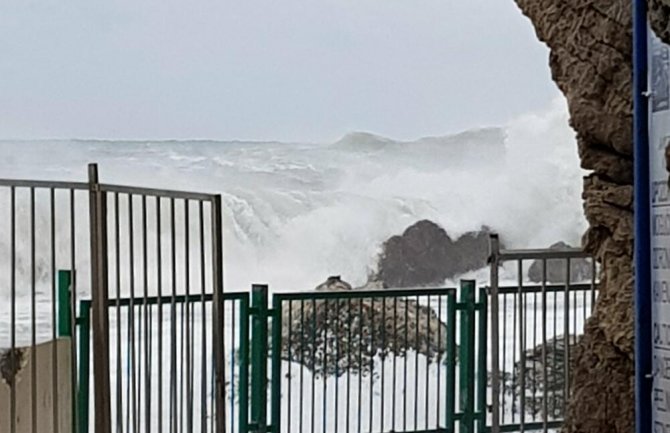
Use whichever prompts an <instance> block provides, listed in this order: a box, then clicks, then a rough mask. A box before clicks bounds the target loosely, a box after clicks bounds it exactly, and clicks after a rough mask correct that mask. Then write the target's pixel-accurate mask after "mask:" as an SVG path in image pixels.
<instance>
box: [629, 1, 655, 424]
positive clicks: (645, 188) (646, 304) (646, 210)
mask: <svg viewBox="0 0 670 433" xmlns="http://www.w3.org/2000/svg"><path fill="white" fill-rule="evenodd" d="M647 61H648V60H647V2H646V0H633V108H634V120H633V134H634V139H635V143H634V170H635V172H634V173H635V190H634V191H635V204H634V211H635V431H636V433H651V261H650V254H651V253H650V249H651V231H650V221H651V215H650V206H651V203H650V197H649V182H650V179H649V129H648V128H649V118H648V115H649V111H648V110H649V106H648V101H647V96H646V95H647V93H646V92H647Z"/></svg>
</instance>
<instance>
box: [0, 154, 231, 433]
mask: <svg viewBox="0 0 670 433" xmlns="http://www.w3.org/2000/svg"><path fill="white" fill-rule="evenodd" d="M0 202H2V203H4V204H3V205H2V206H0V208H1V209H3V213H4V215H3V217H2V219H0V221H1V222H0V266H2V268H3V269H5V271H3V272H0V278H2V279H3V280H4V281H1V282H0V297H2V298H6V299H7V300H8V301H9V302H0V371H1V372H2V373H3V378H2V380H1V381H0V414H1V415H2V416H0V431H3V432H4V431H7V432H10V433H14V432H16V431H18V429H19V428H20V429H21V430H20V431H32V432H37V431H40V432H41V431H52V432H56V433H57V432H59V431H63V432H65V431H77V430H78V429H81V428H83V427H84V423H81V422H75V418H76V414H77V413H78V412H81V410H80V409H81V408H79V407H77V401H76V399H74V398H72V396H73V395H74V394H75V393H77V386H78V385H79V384H78V383H77V380H76V377H77V370H78V368H79V365H78V364H79V363H78V360H77V350H76V348H75V344H72V342H71V340H72V341H76V340H77V332H76V329H75V324H76V322H77V320H76V319H75V316H77V317H78V320H79V321H80V322H85V323H86V324H87V325H88V327H89V328H90V331H91V332H90V337H92V339H91V340H90V341H89V339H88V338H86V341H85V343H86V344H89V343H92V351H91V353H92V361H93V362H92V364H93V376H92V377H93V381H94V384H93V388H94V390H95V393H94V394H93V396H94V397H93V400H94V403H95V410H94V412H92V413H93V414H94V416H93V417H92V420H93V421H94V425H95V431H96V432H101V433H111V431H112V425H113V424H114V426H115V431H128V430H131V429H134V430H137V429H138V428H139V424H140V423H141V424H142V425H143V427H146V429H147V431H150V430H151V429H154V430H157V431H163V430H164V427H165V430H167V429H168V426H169V430H170V431H177V429H176V424H177V421H176V418H175V415H174V413H175V412H174V410H176V405H177V403H179V404H180V405H182V404H186V403H187V402H186V397H185V395H186V394H185V393H182V394H180V395H181V397H180V398H182V399H183V400H184V403H182V402H177V401H176V400H175V393H174V389H175V384H176V382H175V379H174V378H177V377H179V378H180V380H181V378H182V377H183V378H184V380H186V379H188V380H189V381H190V380H191V379H190V377H191V375H189V374H182V370H192V369H193V365H191V364H190V360H192V358H193V353H191V352H192V351H193V350H194V349H193V346H194V343H195V342H194V341H191V338H196V333H197V332H198V331H197V330H196V329H192V326H195V321H196V320H198V319H199V317H198V314H207V315H208V316H209V317H211V318H212V323H211V324H210V331H209V333H208V334H207V338H209V343H208V350H211V352H212V359H213V365H212V366H211V367H210V370H211V371H213V372H214V374H213V382H212V383H211V384H210V388H211V390H210V391H211V395H213V401H214V403H215V404H214V407H213V409H212V410H211V411H210V415H211V413H214V416H213V418H212V419H213V420H214V421H213V431H216V432H223V431H224V429H225V424H226V411H225V397H224V394H225V384H226V382H225V379H224V362H225V360H224V344H225V341H224V338H223V332H224V331H223V329H224V319H225V314H224V303H223V297H222V294H223V274H222V236H221V224H222V221H221V199H220V196H218V195H211V194H201V193H192V192H180V191H167V190H160V189H145V188H137V187H131V186H118V185H108V184H101V183H100V182H99V179H98V171H97V166H96V165H95V164H91V165H89V178H88V183H77V182H47V181H30V180H5V179H0ZM57 269H68V270H71V271H73V272H72V273H65V274H63V275H67V277H68V278H70V279H71V281H69V282H68V283H67V285H65V284H63V287H65V289H64V290H65V292H66V293H67V294H68V295H69V296H68V297H67V301H66V302H67V304H68V305H65V304H61V305H59V304H58V300H57V298H58V295H57V277H58V274H57ZM75 271H76V272H75ZM89 282H90V284H89ZM110 288H111V289H112V290H114V291H115V292H116V299H121V298H122V297H124V296H128V297H130V298H131V299H134V300H137V299H142V302H141V306H138V305H139V304H140V301H133V302H134V303H133V305H132V308H129V309H127V310H124V313H127V315H122V314H121V310H120V306H119V305H117V306H116V307H117V309H113V310H111V316H112V317H111V319H112V321H111V323H110V309H109V308H108V304H109V298H110V296H109V290H110ZM82 292H83V293H88V294H90V297H91V300H90V302H85V303H83V304H82V308H84V309H85V311H84V310H82V311H79V312H78V311H77V309H76V308H77V304H78V302H77V298H78V297H79V294H80V293H82ZM163 293H169V294H170V296H171V297H172V298H175V297H176V296H180V295H182V294H183V295H186V296H188V295H190V294H191V293H199V294H210V295H211V296H212V299H211V300H210V301H209V304H210V306H209V307H208V308H209V310H207V309H205V310H203V309H202V308H191V304H190V303H187V304H185V305H186V307H185V308H186V310H185V311H184V313H185V316H186V317H185V318H184V319H183V321H180V322H179V323H177V315H176V312H175V307H174V305H171V306H170V308H168V307H164V306H162V305H161V306H159V307H158V308H153V309H151V308H149V304H147V303H146V300H147V299H149V298H150V297H151V296H157V297H158V298H160V297H161V296H162V294H163ZM61 298H62V299H65V295H63V296H61ZM172 303H173V304H174V302H172ZM68 307H69V308H68ZM61 310H67V311H68V312H69V313H68V314H67V315H65V316H63V314H60V315H61V316H63V317H64V318H63V322H62V323H61V324H60V325H59V324H58V323H57V322H58V320H57V317H58V316H59V312H60V311H61ZM154 310H155V311H154ZM203 311H204V312H203ZM154 313H155V314H156V317H153V316H152V314H154ZM163 315H165V316H166V317H162V316H163ZM168 318H170V319H172V321H171V322H170V325H169V326H170V327H169V328H168V329H169V330H170V334H169V335H163V333H162V332H161V327H162V326H163V325H164V323H163V322H164V320H163V319H168ZM179 319H180V320H181V316H179ZM203 320H204V319H203ZM110 324H111V325H112V328H110ZM153 325H155V326H156V328H153V327H152V326H153ZM68 328H69V329H68ZM87 329H88V328H87ZM110 330H111V331H112V332H110ZM124 335H125V336H126V337H127V339H128V341H127V342H126V341H125V340H124V338H122V337H123V336H124ZM153 336H155V338H156V341H157V344H161V345H162V343H163V339H165V340H166V341H170V342H171V343H174V342H179V343H180V344H181V346H179V347H180V349H179V351H183V352H184V353H183V354H182V353H181V352H179V353H178V354H177V352H176V346H174V345H168V344H167V343H166V345H165V346H166V347H170V350H171V353H170V354H169V360H170V361H169V362H168V363H165V364H164V363H163V362H160V361H161V360H160V359H155V360H154V356H155V355H156V353H159V354H161V355H162V347H161V350H158V348H154V347H153V346H152V341H151V337H153ZM182 336H183V337H184V338H185V339H186V340H188V341H186V340H184V342H183V343H182V340H181V337H182ZM59 337H62V338H59ZM147 337H149V338H147ZM197 337H198V338H200V335H199V334H198V336H197ZM82 340H84V339H82ZM124 344H125V345H126V346H124ZM42 346H44V347H42ZM126 349H127V350H129V353H126V352H124V350H126ZM154 349H155V350H156V351H154ZM47 352H49V353H47ZM126 355H128V356H129V357H130V358H129V359H130V363H129V364H128V366H127V367H128V368H126V369H119V368H118V367H119V360H120V359H122V358H123V362H126V361H125V358H124V357H126ZM182 355H183V361H184V365H183V366H182V365H181V363H180V362H179V361H181V360H182V359H181V358H179V356H182ZM112 360H113V361H114V362H112ZM154 362H155V364H154ZM24 364H25V365H24ZM64 364H67V365H68V368H67V369H65V368H63V365H64ZM152 366H155V367H156V369H164V370H165V372H167V374H170V375H172V377H173V379H172V382H170V387H169V388H167V389H165V390H163V389H156V390H153V389H152V388H151V386H150V379H149V377H150V375H148V374H147V372H150V367H152ZM24 367H25V368H27V369H29V374H28V375H26V374H19V372H20V370H21V369H22V368H24ZM124 367H126V366H124ZM46 369H48V370H46ZM151 372H153V371H151ZM113 373H114V377H113V379H112V375H113ZM122 373H123V374H122ZM125 373H127V374H128V376H127V377H126V376H124V374H125ZM45 376H49V377H48V378H45ZM63 378H65V379H63ZM128 378H130V379H128ZM87 379H88V378H87ZM63 380H66V381H67V382H68V383H67V384H65V383H63ZM194 380H195V379H194ZM47 381H48V382H49V385H48V386H47V384H46V383H45V382H47ZM112 381H113V382H114V390H115V391H118V389H119V386H120V385H121V388H123V387H125V388H129V389H131V391H132V392H131V393H130V395H129V399H130V400H128V399H124V400H122V402H123V403H124V405H125V406H124V407H121V405H119V400H118V398H119V395H120V394H119V393H118V392H117V393H116V394H114V397H115V398H116V399H117V400H115V401H114V402H115V403H116V405H115V406H114V412H112V404H111V402H112V386H111V385H112V383H111V382H112ZM131 382H132V386H129V385H128V384H129V383H131ZM136 382H137V383H136ZM140 382H141V384H140ZM159 383H160V382H159ZM179 386H182V385H181V383H179ZM183 386H184V387H187V388H188V387H192V386H194V383H190V382H189V383H186V384H184V385H183ZM47 388H48V389H47ZM180 389H181V388H180ZM139 390H142V392H140V391H139ZM47 391H48V392H47ZM159 391H160V392H159ZM163 391H165V392H168V397H167V401H166V402H165V405H167V406H168V407H170V406H169V405H170V404H171V405H172V406H171V407H172V412H170V416H169V417H168V418H167V419H166V420H165V421H164V422H163V417H162V416H160V417H157V419H156V422H157V423H158V425H157V426H153V425H152V423H151V421H150V420H149V418H148V417H147V415H148V414H149V413H150V412H151V411H152V410H153V400H154V398H153V397H154V396H155V397H157V398H158V400H160V399H162V392H163ZM149 392H151V395H149V394H147V393H149ZM149 397H151V398H149ZM208 398H209V397H208ZM70 401H72V404H71V405H70V403H69V402H70ZM129 401H130V403H129ZM161 403H162V402H161ZM198 403H199V401H197V400H196V401H194V400H191V401H189V402H188V404H198ZM5 406H6V412H7V415H6V416H5V415H4V412H5V410H4V409H5ZM64 406H72V407H67V408H66V407H64ZM179 409H180V410H181V406H180V408H179ZM156 410H158V409H156ZM46 412H51V418H50V419H48V420H47V418H46V417H45V416H44V413H46ZM179 413H180V414H182V413H185V414H187V415H188V411H186V410H182V412H179ZM38 414H39V415H40V416H38ZM179 416H181V415H179ZM112 417H114V419H112ZM127 417H130V418H127ZM121 418H124V419H125V418H127V419H125V427H121V424H120V423H119V420H120V419H121ZM184 422H185V423H186V424H187V425H188V426H189V427H190V426H192V425H193V424H194V423H195V420H193V419H190V418H189V417H188V416H186V417H185V421H184ZM5 423H6V425H5ZM163 423H164V424H165V426H164V425H163ZM27 424H28V425H27ZM46 424H48V425H46Z"/></svg>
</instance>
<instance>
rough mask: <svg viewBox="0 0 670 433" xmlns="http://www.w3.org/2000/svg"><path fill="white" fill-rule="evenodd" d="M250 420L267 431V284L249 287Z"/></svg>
mask: <svg viewBox="0 0 670 433" xmlns="http://www.w3.org/2000/svg"><path fill="white" fill-rule="evenodd" d="M251 310H252V314H253V316H252V319H251V323H252V326H251V421H252V423H253V424H254V431H257V432H259V433H266V432H267V425H268V423H267V401H268V373H267V370H268V356H267V354H268V286H266V285H259V284H254V285H253V286H252V287H251Z"/></svg>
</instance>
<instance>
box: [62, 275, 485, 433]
mask: <svg viewBox="0 0 670 433" xmlns="http://www.w3.org/2000/svg"><path fill="white" fill-rule="evenodd" d="M457 292H458V299H457ZM211 301H212V297H211V295H201V294H198V295H189V296H186V295H178V296H164V297H145V298H144V297H143V298H137V299H130V298H123V299H110V300H109V308H110V320H111V323H112V324H111V325H110V326H112V328H114V326H116V327H117V329H121V330H122V332H121V334H122V339H121V341H119V340H116V339H115V338H114V332H112V333H111V334H112V335H111V340H110V346H113V347H110V349H111V352H112V358H113V360H114V359H117V360H118V359H119V358H117V357H120V359H121V360H122V362H118V363H117V364H116V367H117V368H116V369H115V368H114V365H113V366H112V371H113V373H114V371H115V370H117V371H116V372H115V375H114V378H112V392H113V399H114V400H115V401H112V414H113V416H112V418H113V421H114V422H113V424H114V428H115V431H119V432H126V431H127V432H139V431H142V432H149V431H151V430H152V429H153V430H155V431H161V430H160V429H159V428H158V418H159V417H161V416H164V417H165V418H164V425H165V426H166V427H168V424H169V423H170V421H169V420H170V419H172V418H174V422H173V423H172V424H170V425H169V427H170V429H169V430H170V431H187V432H191V431H198V432H206V431H210V430H211V428H212V426H213V425H214V424H213V423H214V421H213V420H212V419H211V415H212V413H214V411H213V410H212V404H213V401H212V388H213V385H212V383H211V382H212V380H213V379H212V374H211V373H212V368H211V367H212V362H213V361H212V357H213V355H212V353H211V347H209V348H207V347H206V345H202V344H201V345H200V346H197V345H196V346H194V347H192V348H191V349H190V350H189V351H188V356H191V357H193V358H194V359H192V360H191V362H190V366H189V365H187V363H186V356H187V355H186V354H187V352H186V347H185V346H183V345H182V343H179V342H178V341H177V340H178V339H179V338H177V340H175V341H172V340H170V339H168V340H167V341H166V343H165V346H171V345H173V344H174V345H175V347H176V349H177V355H176V356H177V359H178V360H182V361H183V362H182V363H181V370H179V371H181V374H178V375H177V377H176V378H175V377H170V376H169V375H167V376H162V375H157V374H156V370H157V368H158V366H159V365H160V362H161V359H160V354H158V355H156V354H153V355H149V356H148V357H147V354H146V353H145V354H144V355H141V353H142V348H143V347H144V344H147V343H142V344H140V342H139V341H138V340H144V341H146V339H147V338H149V339H150V340H151V341H150V342H149V343H148V347H149V348H150V350H153V351H154V352H155V351H156V348H157V347H158V346H157V341H156V340H157V338H158V335H160V334H158V333H156V332H155V329H154V330H152V327H151V326H150V325H146V324H147V323H154V328H155V326H157V322H156V320H155V319H156V318H157V317H158V311H159V310H160V309H166V314H165V317H163V319H162V320H163V321H164V322H165V323H164V326H165V328H167V329H172V328H173V327H174V326H176V325H175V324H176V323H178V321H179V320H180V319H178V317H179V316H184V317H185V316H186V315H187V312H189V311H190V317H191V319H189V320H193V318H194V317H195V322H194V324H193V326H191V327H190V328H189V329H190V331H189V332H194V331H193V329H195V328H199V326H201V327H202V331H201V332H207V327H208V326H211V323H212V322H211V314H210V313H211V311H210V310H208V309H207V308H205V305H206V304H208V303H211ZM224 303H225V305H226V308H225V311H226V315H227V318H226V320H225V323H226V332H224V338H226V341H225V345H224V347H225V348H226V359H227V364H226V369H225V378H226V402H227V405H226V431H230V432H242V433H246V432H275V433H280V432H290V433H294V432H300V433H303V432H306V433H317V432H324V433H325V432H354V431H355V432H362V431H365V432H380V433H381V432H455V431H457V430H458V431H461V432H468V433H469V432H475V431H477V432H482V431H484V429H485V426H486V390H487V383H486V381H487V374H486V363H487V358H486V354H487V350H486V346H487V333H486V328H487V322H486V320H487V318H486V317H487V315H486V311H487V295H486V293H485V291H484V290H483V289H482V290H479V291H478V290H477V289H476V287H475V283H474V281H464V282H462V284H461V287H460V289H458V290H457V289H455V288H439V289H412V290H409V289H408V290H373V291H348V292H296V293H274V294H270V292H269V289H268V287H267V286H260V285H257V286H253V287H252V290H251V292H239V293H226V294H225V295H224ZM63 305H64V304H63ZM90 305H91V304H90V302H89V301H81V302H80V306H79V312H78V315H77V316H78V317H77V319H76V324H77V325H78V326H79V329H80V332H79V336H80V338H79V349H78V352H79V354H80V356H79V361H80V364H79V372H78V373H79V374H78V394H77V395H78V399H77V409H78V410H77V423H78V425H79V430H78V431H80V432H87V431H88V430H89V429H88V425H89V411H88V409H89V406H90V399H89V375H90V369H89V364H88V363H89V359H90V349H89V347H90V346H89V339H90V331H89V329H90V320H89V317H90ZM196 306H198V308H196ZM200 308H202V313H201V315H200V316H196V315H195V312H196V310H199V309H200ZM133 311H134V313H133ZM169 312H174V313H175V314H174V315H172V314H167V313H169ZM133 316H134V320H135V323H136V325H137V328H138V329H134V330H133V331H132V333H129V332H128V330H127V328H128V327H129V326H130V322H128V320H129V319H128V318H129V317H133ZM122 317H123V318H124V319H123V320H122V319H121V318H122ZM182 321H183V319H182ZM143 323H144V325H142V324H143ZM196 325H199V326H196ZM175 329H176V330H175V332H174V333H176V335H177V336H178V337H179V335H180V333H181V332H182V331H181V330H182V329H186V326H185V324H183V325H181V327H177V328H175ZM164 332H167V331H164ZM131 336H132V338H131ZM140 337H141V338H140ZM198 337H203V335H202V334H200V335H194V338H191V339H190V342H191V343H192V344H193V343H194V342H196V341H197V340H200V338H198ZM182 338H183V339H184V341H186V337H185V336H184V337H182ZM202 341H206V340H205V339H202ZM162 350H165V347H164V348H163V349H162ZM168 352H169V351H168ZM197 352H201V353H200V354H199V356H198V354H197ZM115 353H116V355H115ZM133 353H134V355H133ZM172 358H173V359H174V353H173V356H172ZM197 358H199V359H197ZM169 359H170V357H167V358H166V359H165V360H164V362H165V363H166V364H167V363H168V362H170V361H169ZM198 361H200V362H198ZM166 368H167V365H166ZM198 375H200V376H201V378H200V379H197V377H198ZM189 377H193V379H192V380H189ZM175 380H176V381H177V383H176V384H175V383H174V382H175ZM182 382H183V383H184V384H185V385H183V389H184V390H183V391H180V389H181V388H180V383H182ZM115 383H117V384H120V385H118V386H115ZM161 383H162V386H163V390H162V391H163V393H165V394H166V395H165V399H166V400H167V401H172V403H171V404H170V405H169V406H170V408H171V409H170V410H167V409H165V408H163V409H162V410H159V409H158V407H157V402H156V401H154V400H155V399H156V398H158V395H160V394H157V390H158V387H159V386H161V385H159V384H161ZM189 383H190V384H191V385H190V386H191V388H193V389H189V386H188V384H189ZM115 389H116V391H115ZM172 393H174V395H173V396H172V397H170V394H172ZM133 394H136V395H135V397H133ZM143 396H144V397H143ZM115 403H116V404H115ZM173 429H174V430H173Z"/></svg>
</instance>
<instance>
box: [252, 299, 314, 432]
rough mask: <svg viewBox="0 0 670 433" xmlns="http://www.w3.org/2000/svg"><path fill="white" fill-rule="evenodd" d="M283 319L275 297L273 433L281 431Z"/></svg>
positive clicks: (272, 396) (273, 306)
mask: <svg viewBox="0 0 670 433" xmlns="http://www.w3.org/2000/svg"><path fill="white" fill-rule="evenodd" d="M282 317H283V316H282V299H281V297H279V296H274V297H273V299H272V391H271V392H272V394H271V400H270V401H271V408H272V431H273V432H274V433H279V432H280V431H281V352H282ZM289 326H290V324H289ZM261 362H263V360H261ZM324 419H325V414H324ZM289 428H290V427H289Z"/></svg>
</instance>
